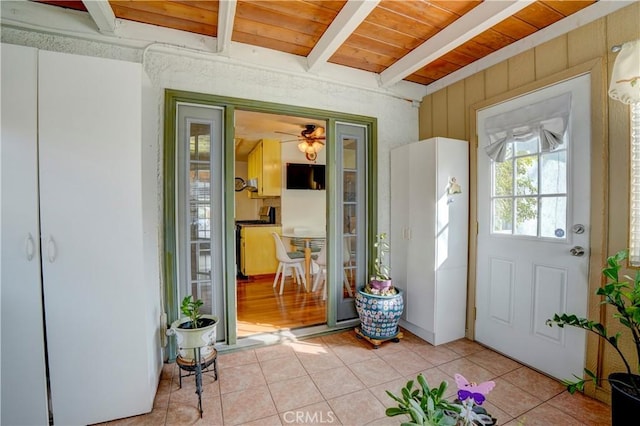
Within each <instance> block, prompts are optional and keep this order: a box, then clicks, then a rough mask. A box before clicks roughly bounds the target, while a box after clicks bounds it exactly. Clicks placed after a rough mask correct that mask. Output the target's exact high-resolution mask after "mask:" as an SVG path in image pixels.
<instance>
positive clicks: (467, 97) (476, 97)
mask: <svg viewBox="0 0 640 426" xmlns="http://www.w3.org/2000/svg"><path fill="white" fill-rule="evenodd" d="M484 80H485V76H484V72H479V73H477V74H474V75H472V76H471V77H468V78H466V79H465V81H464V116H465V121H464V122H465V137H464V140H467V141H471V139H472V136H473V135H474V133H475V127H471V117H470V116H469V114H470V108H471V105H473V104H475V103H477V102H480V101H481V100H483V99H486V97H485V90H484V89H485V85H484ZM469 153H471V149H470V150H469Z"/></svg>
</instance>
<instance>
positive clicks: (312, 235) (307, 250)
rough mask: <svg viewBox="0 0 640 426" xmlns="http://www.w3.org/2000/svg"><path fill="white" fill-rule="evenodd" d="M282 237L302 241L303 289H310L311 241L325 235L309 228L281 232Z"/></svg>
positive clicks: (308, 290)
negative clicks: (307, 229) (302, 230)
mask: <svg viewBox="0 0 640 426" xmlns="http://www.w3.org/2000/svg"><path fill="white" fill-rule="evenodd" d="M282 236H283V237H287V238H291V240H292V241H293V240H294V239H296V238H297V239H299V240H302V241H304V278H305V289H306V291H307V292H310V291H311V242H312V241H313V240H324V239H325V238H326V235H325V234H324V233H321V232H317V231H313V230H309V231H304V232H301V231H290V232H283V233H282Z"/></svg>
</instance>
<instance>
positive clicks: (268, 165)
mask: <svg viewBox="0 0 640 426" xmlns="http://www.w3.org/2000/svg"><path fill="white" fill-rule="evenodd" d="M281 158H282V156H281V155H280V141H278V140H275V139H263V140H262V165H261V166H262V180H263V184H262V185H261V186H262V195H264V196H268V197H277V196H280V194H281V192H282V160H281Z"/></svg>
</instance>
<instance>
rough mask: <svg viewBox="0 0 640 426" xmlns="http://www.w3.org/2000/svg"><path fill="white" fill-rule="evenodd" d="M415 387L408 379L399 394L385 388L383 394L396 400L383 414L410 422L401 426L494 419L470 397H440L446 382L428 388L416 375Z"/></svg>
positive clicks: (453, 425) (485, 423)
mask: <svg viewBox="0 0 640 426" xmlns="http://www.w3.org/2000/svg"><path fill="white" fill-rule="evenodd" d="M417 381H418V385H419V386H418V387H417V388H415V389H414V388H413V385H414V381H413V380H409V381H408V382H407V384H406V385H405V386H404V387H403V388H402V390H401V391H400V392H401V395H400V396H398V395H395V394H393V393H391V392H389V391H386V392H387V395H389V397H391V398H392V399H393V400H394V401H396V402H397V403H398V406H397V407H389V408H387V410H386V414H387V416H389V417H393V416H399V415H406V416H408V417H409V418H410V419H411V421H410V422H402V423H401V425H403V426H405V425H407V426H409V425H428V426H464V425H481V426H489V425H495V424H496V419H495V418H493V417H491V416H490V415H489V414H488V413H487V411H486V410H485V409H484V408H483V407H481V406H479V405H475V404H474V403H473V399H469V400H466V401H464V402H461V401H460V400H458V399H456V400H454V401H453V402H449V401H448V400H446V399H445V398H444V394H445V392H446V390H447V382H446V381H442V382H441V383H440V386H438V387H434V388H431V387H430V386H429V383H428V382H427V380H426V379H425V378H424V376H423V375H422V374H419V375H418V377H417Z"/></svg>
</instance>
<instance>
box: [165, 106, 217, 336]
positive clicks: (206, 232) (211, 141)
mask: <svg viewBox="0 0 640 426" xmlns="http://www.w3.org/2000/svg"><path fill="white" fill-rule="evenodd" d="M222 134H223V129H222V110H220V109H217V108H209V107H204V106H199V107H196V106H191V105H178V147H177V152H178V164H177V174H178V176H177V178H178V179H177V180H178V207H177V210H178V211H177V213H178V223H177V230H178V247H179V251H178V258H179V259H178V260H179V261H178V268H179V269H180V270H179V272H178V277H179V284H178V293H179V294H178V302H180V301H181V300H182V298H184V297H185V296H188V295H192V296H193V298H194V299H196V298H197V299H201V300H202V301H203V302H204V305H203V306H202V308H200V312H201V313H203V314H211V315H217V316H218V318H219V320H220V323H221V324H222V326H220V327H219V328H218V331H217V332H218V334H217V337H218V339H221V338H224V329H225V327H224V316H225V315H224V300H223V295H224V292H223V288H222V282H223V280H222V276H223V274H222V253H221V252H222V249H221V247H222V234H223V226H222V223H223V222H222V219H223V218H222V213H221V212H222V211H223V208H222V195H221V189H220V188H221V187H222V173H221V169H222V155H221V150H222ZM178 316H181V314H179V315H178Z"/></svg>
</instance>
